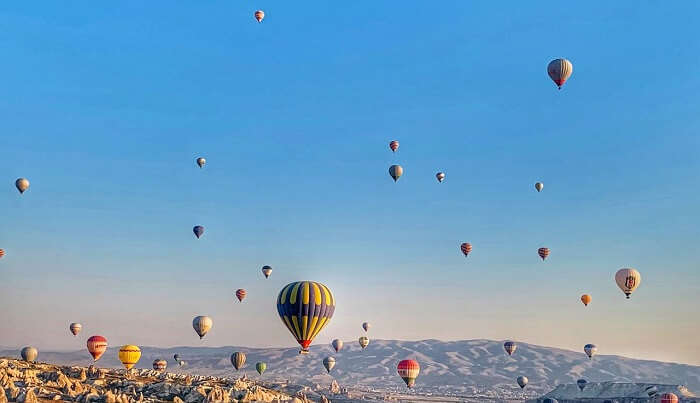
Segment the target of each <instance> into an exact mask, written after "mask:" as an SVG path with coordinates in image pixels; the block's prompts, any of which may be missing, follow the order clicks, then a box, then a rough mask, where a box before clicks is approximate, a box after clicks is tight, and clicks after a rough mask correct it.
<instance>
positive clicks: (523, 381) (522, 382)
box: [517, 376, 529, 389]
mask: <svg viewBox="0 0 700 403" xmlns="http://www.w3.org/2000/svg"><path fill="white" fill-rule="evenodd" d="M517 381H518V385H519V386H520V389H523V388H525V386H527V383H528V382H529V381H528V379H527V377H526V376H519V377H518V379H517Z"/></svg>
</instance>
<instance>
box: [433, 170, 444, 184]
mask: <svg viewBox="0 0 700 403" xmlns="http://www.w3.org/2000/svg"><path fill="white" fill-rule="evenodd" d="M435 177H436V178H437V180H438V182H440V183H442V181H444V180H445V173H444V172H438V173H436V174H435Z"/></svg>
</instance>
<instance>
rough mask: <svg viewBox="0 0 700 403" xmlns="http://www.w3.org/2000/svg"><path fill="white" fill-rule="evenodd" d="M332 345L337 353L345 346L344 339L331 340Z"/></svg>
mask: <svg viewBox="0 0 700 403" xmlns="http://www.w3.org/2000/svg"><path fill="white" fill-rule="evenodd" d="M331 346H332V347H333V349H334V350H335V352H336V353H337V352H338V351H340V349H341V348H343V341H342V340H340V339H335V340H333V341H332V342H331Z"/></svg>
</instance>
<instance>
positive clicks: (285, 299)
mask: <svg viewBox="0 0 700 403" xmlns="http://www.w3.org/2000/svg"><path fill="white" fill-rule="evenodd" d="M334 311H335V299H334V298H333V294H332V293H331V290H330V289H328V287H326V286H325V285H323V284H321V283H317V282H315V281H295V282H293V283H289V284H287V285H286V286H284V288H282V290H281V291H280V293H279V295H278V296H277V313H278V314H279V316H280V319H282V323H284V325H285V326H286V327H287V329H288V330H289V331H290V332H291V333H292V336H294V339H296V341H297V343H299V345H300V346H301V351H299V353H300V354H305V353H308V352H309V345H310V344H311V342H312V341H313V340H314V337H316V335H318V334H319V332H321V330H322V329H323V328H324V327H325V326H326V325H327V324H328V322H329V321H330V320H331V317H333V312H334Z"/></svg>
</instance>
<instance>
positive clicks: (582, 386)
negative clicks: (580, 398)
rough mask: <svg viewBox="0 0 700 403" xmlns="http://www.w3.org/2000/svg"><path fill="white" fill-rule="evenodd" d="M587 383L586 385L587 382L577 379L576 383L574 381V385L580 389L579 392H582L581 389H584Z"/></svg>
mask: <svg viewBox="0 0 700 403" xmlns="http://www.w3.org/2000/svg"><path fill="white" fill-rule="evenodd" d="M587 383H588V381H586V380H585V379H579V380H578V381H576V385H577V386H578V388H579V389H581V391H583V389H584V388H585V387H586V384H587Z"/></svg>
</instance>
